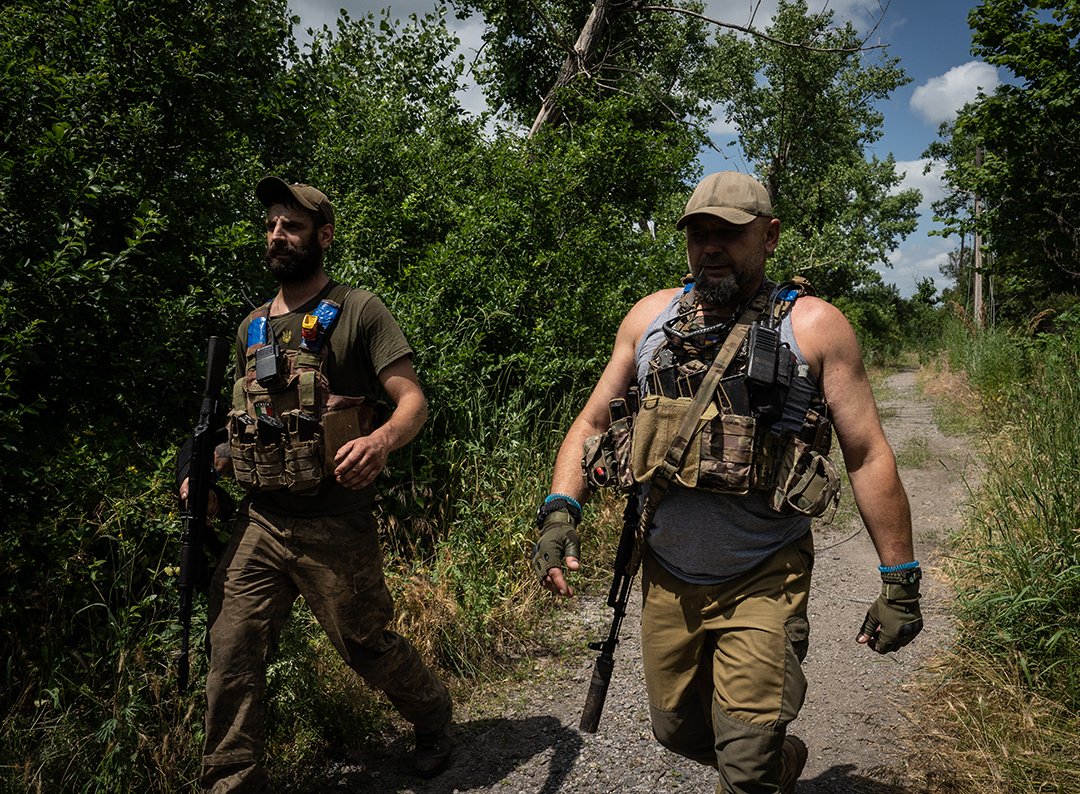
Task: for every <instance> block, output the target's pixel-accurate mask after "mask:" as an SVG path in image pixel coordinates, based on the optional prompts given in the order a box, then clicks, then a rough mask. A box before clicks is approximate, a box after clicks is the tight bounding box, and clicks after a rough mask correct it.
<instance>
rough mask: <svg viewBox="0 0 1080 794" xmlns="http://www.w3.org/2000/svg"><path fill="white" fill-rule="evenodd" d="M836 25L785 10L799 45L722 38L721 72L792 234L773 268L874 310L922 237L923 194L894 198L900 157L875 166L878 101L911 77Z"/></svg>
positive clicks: (794, 6) (789, 35) (781, 36)
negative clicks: (899, 257)
mask: <svg viewBox="0 0 1080 794" xmlns="http://www.w3.org/2000/svg"><path fill="white" fill-rule="evenodd" d="M832 20H833V12H832V11H825V12H823V13H819V14H812V13H810V12H809V10H808V7H807V3H806V2H805V0H791V1H789V0H781V2H780V3H779V5H778V8H777V12H776V16H775V17H774V19H773V21H772V24H771V25H770V27H769V28H768V29H767V31H766V32H767V33H768V34H769V36H770V37H771V38H773V39H777V40H780V41H783V42H788V43H790V44H794V45H798V47H792V46H785V45H784V44H780V43H777V42H776V41H770V40H767V39H762V38H751V39H745V38H743V37H740V36H737V35H736V34H734V33H730V34H726V35H723V36H720V37H718V47H719V48H720V52H721V55H720V56H719V57H718V58H717V63H718V69H720V73H721V82H722V84H723V85H724V86H725V89H726V96H725V102H726V107H727V118H728V121H731V122H734V123H735V124H736V125H737V126H738V129H739V144H740V146H741V148H742V150H743V152H744V153H745V156H746V158H747V160H748V161H749V162H751V163H752V164H753V167H754V170H755V171H757V173H758V174H759V175H760V178H761V180H762V183H763V184H764V185H765V186H766V187H767V188H768V190H769V194H770V196H771V197H772V199H773V207H774V209H775V211H776V214H777V217H779V218H780V219H781V220H782V222H783V224H784V231H783V233H782V234H781V239H780V245H779V247H778V248H777V251H776V255H775V257H774V262H773V266H774V267H775V268H776V269H777V270H778V272H780V273H782V274H783V275H791V274H793V273H796V272H798V273H801V274H802V275H804V276H806V277H807V278H809V279H810V280H811V282H812V283H813V284H814V286H815V287H816V288H817V290H818V292H819V294H821V295H822V296H823V297H825V298H827V299H829V300H834V299H837V298H841V297H852V298H857V299H858V300H859V301H863V300H865V299H866V298H872V297H874V296H875V295H877V294H880V293H879V291H878V290H877V287H879V286H880V285H881V278H880V276H878V274H877V273H876V271H875V270H874V267H875V266H888V265H889V261H888V257H887V254H888V252H889V251H890V250H891V249H892V248H894V247H895V246H896V244H897V242H898V241H899V240H901V239H903V238H904V237H906V236H907V235H908V234H910V233H911V232H912V231H914V230H915V224H916V207H917V205H918V202H919V194H918V192H917V191H913V190H906V191H902V192H896V193H894V189H895V188H896V187H897V186H898V185H899V184H900V176H899V175H898V174H897V173H896V170H895V163H894V161H893V159H892V157H891V156H889V157H887V158H885V159H884V160H879V159H878V158H877V157H876V156H871V157H869V158H867V156H866V155H867V152H866V149H867V147H869V146H870V145H871V144H873V143H874V142H875V141H877V140H878V139H879V138H880V137H881V126H882V116H881V113H880V112H879V111H878V110H876V109H875V107H876V103H877V101H878V100H881V99H883V98H885V97H887V96H888V95H889V94H890V93H892V92H893V91H894V90H896V89H897V88H898V87H900V86H902V85H904V84H905V83H907V82H908V78H907V77H906V75H905V74H904V72H903V70H902V69H901V68H900V66H899V63H898V60H897V59H895V58H888V57H882V58H881V59H880V61H879V62H876V63H875V62H871V61H869V59H868V58H867V56H866V54H865V53H864V52H862V51H860V50H859V45H860V38H859V36H858V34H857V33H856V31H855V30H854V28H853V27H852V26H851V25H850V23H848V24H846V25H845V26H844V27H843V28H835V27H833V25H832ZM883 310H884V308H883V307H880V308H870V309H868V311H870V312H877V311H883ZM882 344H884V345H886V346H890V345H891V343H889V342H888V341H887V340H882Z"/></svg>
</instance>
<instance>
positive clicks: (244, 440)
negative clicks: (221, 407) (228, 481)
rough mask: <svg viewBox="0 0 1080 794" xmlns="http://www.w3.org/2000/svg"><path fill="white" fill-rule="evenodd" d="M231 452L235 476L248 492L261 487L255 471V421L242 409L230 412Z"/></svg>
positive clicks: (228, 426) (228, 423) (228, 424)
mask: <svg viewBox="0 0 1080 794" xmlns="http://www.w3.org/2000/svg"><path fill="white" fill-rule="evenodd" d="M226 426H227V428H228V431H229V451H230V453H231V455H232V465H233V475H234V476H235V477H236V481H237V482H238V483H239V484H240V485H241V486H242V487H243V488H246V489H248V490H251V489H252V488H256V487H258V485H259V476H258V473H257V472H256V469H255V443H256V435H255V420H253V419H252V418H251V417H250V416H249V415H248V413H247V411H244V410H242V409H240V410H237V409H233V410H232V411H230V412H229V420H228V422H227V425H226Z"/></svg>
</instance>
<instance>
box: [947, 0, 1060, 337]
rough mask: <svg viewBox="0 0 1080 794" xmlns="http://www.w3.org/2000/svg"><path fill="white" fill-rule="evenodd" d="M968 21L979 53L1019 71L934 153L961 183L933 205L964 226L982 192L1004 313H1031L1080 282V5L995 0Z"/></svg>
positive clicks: (972, 108)
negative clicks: (1079, 147)
mask: <svg viewBox="0 0 1080 794" xmlns="http://www.w3.org/2000/svg"><path fill="white" fill-rule="evenodd" d="M969 22H970V24H971V27H972V30H973V36H972V40H973V44H972V52H973V54H974V55H976V56H978V57H980V58H982V59H984V60H985V61H986V62H987V63H990V64H992V65H994V66H999V67H1004V68H1005V69H1007V70H1009V72H1010V73H1011V74H1010V75H1009V78H1010V79H1008V80H1007V82H1005V83H1004V84H1002V85H1000V86H999V87H998V88H997V90H996V91H995V92H994V94H993V95H992V96H985V97H980V98H979V99H978V100H977V101H975V102H973V103H971V104H969V105H968V106H967V107H966V108H964V109H963V110H962V111H961V112H960V114H959V116H958V117H957V120H956V123H955V126H954V127H953V128H948V127H945V128H943V130H942V138H943V141H942V142H941V143H940V144H938V145H936V146H935V147H931V149H930V150H929V152H928V154H929V155H930V156H933V157H936V158H938V159H940V160H942V161H944V163H945V165H946V169H945V178H946V180H947V182H948V183H949V184H950V185H951V186H952V188H953V194H952V196H950V197H949V198H948V199H947V200H945V201H944V202H941V203H939V204H938V205H935V208H936V210H937V212H938V213H939V215H940V216H941V217H943V218H944V219H945V220H946V222H947V229H948V230H955V231H963V230H965V229H970V228H972V226H973V224H974V219H973V207H972V204H971V198H970V197H971V196H974V195H978V196H980V197H981V199H982V201H983V204H984V211H983V213H982V215H981V216H980V218H979V224H978V225H979V227H980V230H981V231H982V233H983V235H984V237H985V238H986V240H987V241H988V251H987V253H988V257H987V268H988V272H989V273H992V274H994V275H995V277H996V278H995V293H996V295H997V297H998V300H999V302H1000V305H1001V311H1002V314H1003V316H1006V317H1009V318H1012V319H1024V318H1028V317H1030V316H1031V315H1033V314H1035V313H1036V312H1038V311H1040V310H1042V309H1043V308H1045V307H1044V305H1043V304H1044V301H1045V300H1046V299H1047V297H1048V296H1049V295H1052V294H1055V293H1072V294H1075V293H1076V292H1077V291H1078V288H1080V281H1078V275H1077V274H1078V273H1080V230H1078V228H1077V226H1076V218H1077V216H1078V215H1080V207H1078V206H1077V195H1078V194H1077V185H1080V164H1078V163H1077V159H1076V157H1075V153H1074V149H1075V145H1074V143H1075V141H1076V140H1077V137H1078V135H1080V114H1078V112H1077V110H1078V103H1080V54H1078V53H1080V50H1078V48H1077V36H1078V35H1080V4H1078V3H1077V2H1076V0H988V2H985V3H982V4H980V5H979V6H977V7H976V8H974V9H972V11H971V13H970V15H969ZM976 146H980V147H982V150H983V153H984V154H983V164H982V167H978V166H977V165H976V161H975V156H974V150H975V148H976Z"/></svg>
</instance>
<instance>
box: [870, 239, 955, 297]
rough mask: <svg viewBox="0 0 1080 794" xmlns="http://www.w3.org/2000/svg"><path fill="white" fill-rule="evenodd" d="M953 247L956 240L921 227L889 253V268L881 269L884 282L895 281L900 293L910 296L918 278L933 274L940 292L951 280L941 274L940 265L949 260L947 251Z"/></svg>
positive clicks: (913, 292) (893, 282) (930, 276)
mask: <svg viewBox="0 0 1080 794" xmlns="http://www.w3.org/2000/svg"><path fill="white" fill-rule="evenodd" d="M954 250H956V241H955V240H950V239H947V238H942V237H930V236H928V235H926V234H925V232H923V231H922V230H921V229H920V231H919V232H916V233H915V235H913V237H912V238H909V239H908V241H907V242H906V243H905V244H904V245H902V246H900V248H898V249H896V250H895V251H893V252H892V253H891V254H890V255H889V261H890V263H891V264H892V267H891V268H885V269H882V270H880V271H879V272H880V273H881V277H882V279H883V280H884V281H885V283H887V284H895V285H896V286H897V288H898V289H899V290H900V294H901V295H902V296H903V297H905V298H910V297H911V296H912V295H914V294H915V290H916V288H917V287H916V284H917V281H918V280H919V279H924V278H932V279H934V286H935V287H937V291H938V293H939V294H940V293H941V290H943V289H944V288H946V287H948V286H951V284H952V282H951V281H950V280H949V279H946V278H945V277H944V276H942V275H941V266H942V265H943V264H945V263H946V262H947V261H948V260H949V252H950V251H954Z"/></svg>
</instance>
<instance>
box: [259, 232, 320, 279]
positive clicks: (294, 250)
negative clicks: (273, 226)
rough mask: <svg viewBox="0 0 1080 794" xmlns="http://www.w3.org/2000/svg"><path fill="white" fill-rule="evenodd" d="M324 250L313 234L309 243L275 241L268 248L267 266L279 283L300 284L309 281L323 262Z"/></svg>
mask: <svg viewBox="0 0 1080 794" xmlns="http://www.w3.org/2000/svg"><path fill="white" fill-rule="evenodd" d="M322 260H323V252H322V250H321V249H320V248H319V246H318V245H316V244H315V236H314V234H313V235H312V237H311V239H310V240H308V243H307V245H299V246H291V245H289V244H287V243H280V244H278V243H274V244H272V245H269V246H267V248H266V266H267V268H269V270H270V274H271V275H272V276H273V277H274V278H275V279H277V281H278V283H279V284H299V283H302V282H304V281H307V280H308V279H309V278H311V276H312V275H314V274H315V272H316V271H318V269H319V266H320V265H321V264H322Z"/></svg>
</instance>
